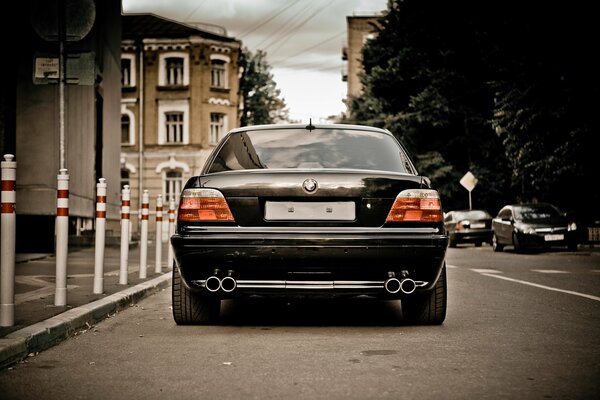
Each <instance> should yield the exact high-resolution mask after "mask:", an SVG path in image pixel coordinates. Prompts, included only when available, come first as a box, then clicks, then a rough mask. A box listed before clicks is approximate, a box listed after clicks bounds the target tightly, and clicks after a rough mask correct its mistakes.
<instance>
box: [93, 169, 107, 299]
mask: <svg viewBox="0 0 600 400" xmlns="http://www.w3.org/2000/svg"><path fill="white" fill-rule="evenodd" d="M105 242H106V179H104V178H100V179H99V182H98V183H97V184H96V248H95V258H94V292H93V293H94V294H102V292H103V291H104V247H105Z"/></svg>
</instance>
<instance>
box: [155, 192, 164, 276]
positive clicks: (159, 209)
mask: <svg viewBox="0 0 600 400" xmlns="http://www.w3.org/2000/svg"><path fill="white" fill-rule="evenodd" d="M162 208H163V203H162V194H159V195H158V196H156V239H155V242H156V253H155V254H156V257H155V259H154V260H155V261H154V272H155V273H157V274H160V273H161V272H162Z"/></svg>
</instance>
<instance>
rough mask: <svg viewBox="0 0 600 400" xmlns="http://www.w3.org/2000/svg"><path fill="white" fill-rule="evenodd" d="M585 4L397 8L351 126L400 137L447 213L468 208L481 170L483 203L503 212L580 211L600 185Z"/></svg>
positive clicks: (369, 56)
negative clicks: (543, 207)
mask: <svg viewBox="0 0 600 400" xmlns="http://www.w3.org/2000/svg"><path fill="white" fill-rule="evenodd" d="M575 3H577V4H572V3H568V4H567V3H565V4H560V3H557V4H552V5H550V4H547V3H543V4H542V3H540V4H537V2H525V3H523V2H518V1H511V0H506V1H504V2H502V3H497V4H496V7H495V8H494V9H493V10H491V9H490V8H489V7H490V5H489V3H488V2H481V1H473V2H470V1H464V2H462V1H461V2H448V1H443V0H390V1H389V3H388V10H387V13H386V14H385V15H384V16H383V17H382V18H381V20H380V24H379V25H380V28H379V29H378V32H377V37H376V38H375V39H373V40H370V41H369V42H368V43H367V44H366V45H365V48H364V51H363V66H364V70H365V74H364V76H363V78H362V82H363V87H364V93H363V94H362V96H360V97H359V98H356V99H352V105H351V114H350V117H349V118H350V121H352V122H355V123H362V122H366V123H374V124H377V125H378V126H384V127H386V128H388V129H389V130H390V131H392V132H393V133H394V134H395V135H396V136H397V137H398V138H399V139H400V140H401V141H402V142H403V143H404V144H405V145H406V146H407V147H408V148H409V150H411V152H412V153H413V154H415V158H416V164H417V168H418V169H419V170H420V171H423V172H425V171H427V173H428V174H430V175H431V178H432V181H433V183H434V184H435V185H436V187H439V188H440V192H441V194H442V196H443V199H444V204H445V207H447V208H454V207H460V206H461V205H464V203H465V201H464V199H465V198H466V196H464V193H463V192H464V191H463V190H460V189H459V190H457V189H455V187H459V186H458V185H459V183H458V181H459V179H460V177H461V176H462V175H463V174H464V173H465V172H467V171H468V170H470V171H471V172H473V174H475V176H477V178H478V180H479V183H478V186H477V189H475V190H474V191H473V196H474V197H473V202H474V204H481V206H482V207H486V208H488V209H489V210H490V211H491V212H494V210H497V209H498V208H499V207H500V206H501V205H502V204H504V203H508V202H514V201H531V200H536V199H537V200H545V201H550V202H554V203H556V204H557V205H559V206H561V207H563V208H564V209H567V210H569V209H575V208H576V206H577V205H578V202H579V201H580V199H578V196H573V193H576V192H577V188H579V189H581V188H584V187H589V186H590V184H592V185H593V183H598V182H599V179H598V177H597V174H596V173H595V171H596V170H597V167H595V165H593V160H594V155H593V152H594V148H595V147H594V146H593V143H592V137H593V135H594V134H595V133H597V132H598V131H600V129H599V123H598V119H597V118H596V117H595V115H596V112H595V110H594V109H595V108H596V107H595V106H594V105H593V104H594V101H595V104H597V99H598V96H600V91H599V87H600V85H599V75H598V71H599V70H600V68H599V67H600V65H599V63H598V61H597V60H595V59H596V57H595V54H594V52H593V48H594V46H595V40H596V39H594V38H597V37H598V36H599V35H598V34H597V32H595V31H596V30H597V28H596V26H597V24H595V22H594V21H593V18H594V17H593V16H594V15H595V14H594V13H593V12H592V10H591V9H590V6H587V5H586V6H584V3H580V2H575ZM590 100H592V101H590ZM448 179H452V181H451V182H450V184H449V182H448ZM592 187H593V188H594V189H592V190H593V191H594V192H598V191H597V190H595V185H593V186H592ZM592 198H593V203H595V204H597V203H598V202H599V201H598V200H599V199H598V195H597V194H594V195H592Z"/></svg>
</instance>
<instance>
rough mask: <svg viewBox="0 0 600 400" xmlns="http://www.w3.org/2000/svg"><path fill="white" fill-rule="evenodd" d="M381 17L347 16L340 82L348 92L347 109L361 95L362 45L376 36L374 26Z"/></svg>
mask: <svg viewBox="0 0 600 400" xmlns="http://www.w3.org/2000/svg"><path fill="white" fill-rule="evenodd" d="M379 18H381V16H376V15H369V16H347V17H346V26H347V28H346V29H347V34H348V43H347V45H346V46H345V47H344V48H343V49H342V60H344V61H346V63H345V66H344V69H343V72H342V81H345V82H347V85H348V90H347V97H346V105H347V106H348V107H349V106H350V103H351V99H352V98H354V97H357V96H360V94H361V93H362V83H361V76H362V73H363V66H362V49H363V46H364V44H365V43H366V42H367V41H368V40H369V39H372V38H373V37H374V35H375V34H376V32H377V30H376V26H377V25H376V24H377V23H378V19H379Z"/></svg>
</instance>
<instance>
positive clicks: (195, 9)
mask: <svg viewBox="0 0 600 400" xmlns="http://www.w3.org/2000/svg"><path fill="white" fill-rule="evenodd" d="M204 3H206V0H200V1H199V2H198V5H197V6H196V8H194V9H193V10H192V12H190V13H189V14H188V15H187V17H185V19H184V20H183V22H187V21H188V20H189V19H190V18H191V16H192V15H194V14H196V11H198V10H199V9H200V7H202V5H203V4H204Z"/></svg>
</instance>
